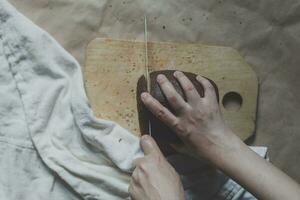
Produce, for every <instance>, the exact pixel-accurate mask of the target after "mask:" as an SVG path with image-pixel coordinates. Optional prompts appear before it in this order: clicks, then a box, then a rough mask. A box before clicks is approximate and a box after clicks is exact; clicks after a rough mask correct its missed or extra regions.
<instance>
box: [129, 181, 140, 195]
mask: <svg viewBox="0 0 300 200" xmlns="http://www.w3.org/2000/svg"><path fill="white" fill-rule="evenodd" d="M137 188H138V186H137V185H136V184H135V183H134V181H133V180H132V179H131V180H130V183H129V187H128V193H129V195H130V197H131V199H138V194H139V193H138V189H137Z"/></svg>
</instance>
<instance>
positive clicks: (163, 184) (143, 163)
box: [128, 135, 184, 200]
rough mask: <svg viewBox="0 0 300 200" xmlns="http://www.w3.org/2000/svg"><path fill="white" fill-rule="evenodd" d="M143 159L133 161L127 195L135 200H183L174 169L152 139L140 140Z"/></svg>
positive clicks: (143, 138)
mask: <svg viewBox="0 0 300 200" xmlns="http://www.w3.org/2000/svg"><path fill="white" fill-rule="evenodd" d="M141 147H142V149H143V151H144V153H145V157H143V158H138V159H136V160H135V161H134V165H135V170H134V171H133V174H132V178H131V181H130V186H129V189H128V191H129V194H130V196H131V197H132V198H133V199H135V200H139V199H141V200H183V199H184V192H183V187H182V184H181V181H180V178H179V175H178V174H177V173H176V171H175V170H174V168H173V167H172V166H171V165H170V164H169V163H168V162H167V160H166V159H165V157H164V156H163V155H162V153H161V151H160V150H159V148H158V146H157V144H156V143H155V141H154V140H153V139H152V137H150V136H148V135H145V136H143V137H142V138H141Z"/></svg>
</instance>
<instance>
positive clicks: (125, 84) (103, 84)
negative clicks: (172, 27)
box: [84, 38, 258, 140]
mask: <svg viewBox="0 0 300 200" xmlns="http://www.w3.org/2000/svg"><path fill="white" fill-rule="evenodd" d="M148 49H149V50H148V54H149V65H150V69H151V71H154V70H163V69H176V70H182V71H187V72H193V73H196V74H201V75H203V76H206V77H208V78H210V79H212V80H213V81H214V82H215V83H216V84H217V86H218V88H219V94H220V107H221V110H222V113H223V116H224V118H225V121H226V123H227V124H228V125H229V126H230V127H231V128H232V129H233V130H234V132H235V133H236V134H237V135H238V136H239V137H240V138H241V139H243V140H245V139H247V138H248V137H249V136H251V135H252V134H253V133H254V130H255V121H256V107H257V91H258V83H257V77H256V74H255V73H254V71H253V70H252V69H251V67H250V66H249V65H248V64H247V63H246V62H245V61H244V60H243V58H242V57H241V56H240V55H239V53H238V52H237V51H236V50H234V49H232V48H230V47H220V46H206V45H201V44H180V43H151V42H150V43H149V44H148ZM143 74H144V43H143V42H137V41H126V40H115V39H108V38H96V39H94V40H92V41H91V42H90V43H89V45H88V47H87V49H86V63H85V67H84V79H85V87H86V92H87V95H88V98H89V101H90V104H91V107H92V109H93V111H94V113H95V115H96V116H97V117H100V118H104V119H109V120H113V121H116V122H117V123H119V124H120V125H121V126H123V127H125V128H127V129H128V130H130V131H131V132H132V133H133V134H135V135H140V132H139V123H138V113H137V107H136V83H137V80H138V78H139V77H140V76H141V75H143ZM229 92H235V94H238V95H240V97H241V98H242V104H241V107H240V108H239V109H238V110H228V109H225V108H224V105H223V103H222V101H223V98H224V96H225V95H226V94H227V93H229Z"/></svg>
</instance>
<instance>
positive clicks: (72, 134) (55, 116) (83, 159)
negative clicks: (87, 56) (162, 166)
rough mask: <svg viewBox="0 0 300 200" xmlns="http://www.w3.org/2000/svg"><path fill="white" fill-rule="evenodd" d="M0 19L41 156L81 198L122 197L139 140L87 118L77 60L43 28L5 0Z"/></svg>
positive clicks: (104, 122)
mask: <svg viewBox="0 0 300 200" xmlns="http://www.w3.org/2000/svg"><path fill="white" fill-rule="evenodd" d="M0 19H1V20H0V22H1V30H0V35H1V37H0V39H1V42H2V44H3V45H2V46H3V54H4V56H5V58H6V60H7V62H8V65H9V67H10V70H11V73H12V76H13V79H14V81H15V84H16V89H17V91H18V94H19V96H20V99H21V101H22V106H23V109H24V113H25V118H26V123H27V128H28V130H29V133H30V137H31V140H32V142H33V146H34V147H35V148H36V150H37V152H38V154H39V155H40V157H41V159H42V160H43V161H44V162H45V164H46V165H47V166H48V167H49V168H50V169H51V170H53V171H54V172H55V173H57V174H58V175H59V177H60V178H62V179H63V180H64V181H65V182H66V183H67V184H69V185H70V186H71V188H73V189H74V190H75V191H76V192H77V193H78V194H80V196H82V197H83V198H84V199H91V198H92V199H121V198H126V197H128V184H129V180H130V174H129V172H130V171H131V170H132V160H133V159H135V158H137V157H140V156H142V155H143V153H142V151H141V150H140V146H139V139H138V138H137V137H136V136H134V135H133V134H131V133H129V132H128V131H127V130H126V129H124V128H122V127H120V126H119V125H118V124H116V123H115V122H111V121H107V120H102V119H96V118H95V117H94V116H93V113H92V111H91V109H90V108H89V106H88V100H87V98H86V95H85V91H84V86H83V80H82V73H81V68H80V66H79V64H78V63H77V62H76V61H75V59H74V58H73V57H72V56H70V55H69V54H68V53H67V52H66V51H65V50H64V49H63V48H62V47H61V46H60V45H59V44H57V42H56V41H54V40H53V39H52V38H51V37H50V36H49V35H48V34H47V33H46V32H44V31H43V30H41V29H40V28H38V27H37V26H36V25H34V24H33V23H32V22H30V21H29V20H27V19H26V18H25V17H24V16H22V15H21V14H20V13H18V12H17V11H16V10H15V9H14V8H13V7H12V6H10V5H9V4H8V3H7V2H6V1H1V2H0ZM8 95H9V94H8Z"/></svg>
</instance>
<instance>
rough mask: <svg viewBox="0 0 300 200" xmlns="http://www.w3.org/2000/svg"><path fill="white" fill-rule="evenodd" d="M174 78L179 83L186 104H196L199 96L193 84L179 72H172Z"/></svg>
mask: <svg viewBox="0 0 300 200" xmlns="http://www.w3.org/2000/svg"><path fill="white" fill-rule="evenodd" d="M174 76H175V78H176V79H177V80H178V81H179V83H180V85H181V87H182V89H183V91H184V93H185V96H186V98H187V101H188V102H192V103H194V102H196V101H198V100H199V99H200V95H199V93H198V91H197V90H196V88H195V86H194V85H193V83H192V82H191V81H190V79H188V78H187V77H186V76H185V75H184V73H182V72H181V71H175V72H174Z"/></svg>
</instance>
